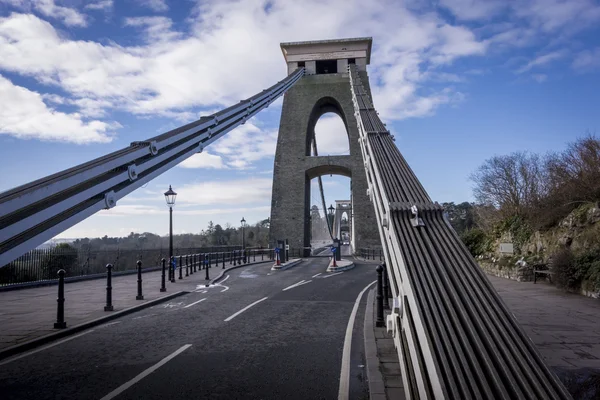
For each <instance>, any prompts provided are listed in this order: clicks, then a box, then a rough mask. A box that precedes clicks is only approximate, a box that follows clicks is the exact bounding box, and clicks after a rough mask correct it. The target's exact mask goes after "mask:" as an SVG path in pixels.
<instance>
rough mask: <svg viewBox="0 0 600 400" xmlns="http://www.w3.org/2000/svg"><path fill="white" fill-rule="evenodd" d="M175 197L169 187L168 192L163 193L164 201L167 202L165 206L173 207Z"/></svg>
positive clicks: (175, 194)
mask: <svg viewBox="0 0 600 400" xmlns="http://www.w3.org/2000/svg"><path fill="white" fill-rule="evenodd" d="M176 197H177V193H175V192H174V191H173V189H171V185H169V190H167V191H166V192H165V200H166V201H167V205H168V206H169V207H173V206H174V205H175V198H176Z"/></svg>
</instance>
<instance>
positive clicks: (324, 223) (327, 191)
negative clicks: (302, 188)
mask: <svg viewBox="0 0 600 400" xmlns="http://www.w3.org/2000/svg"><path fill="white" fill-rule="evenodd" d="M334 169H335V168H334ZM334 169H332V170H330V172H331V173H324V171H320V172H319V173H316V172H315V171H309V173H310V172H312V175H311V176H310V177H308V176H307V179H308V181H309V182H310V183H309V184H308V185H307V188H306V190H307V196H306V198H307V201H306V203H305V204H306V208H307V214H308V218H307V226H306V230H305V231H306V232H308V233H309V238H308V239H309V243H310V246H311V247H312V249H313V252H312V255H317V256H318V255H322V256H330V255H331V251H330V250H329V248H326V246H330V245H331V244H332V243H333V239H332V236H331V234H330V227H331V229H332V231H333V232H332V233H333V237H335V238H337V239H340V240H341V241H342V243H344V242H346V243H347V244H345V245H343V248H342V255H350V254H351V252H352V246H351V243H352V241H351V240H352V231H351V227H352V224H351V218H352V209H351V207H350V206H346V205H344V207H346V208H342V206H341V205H340V201H342V202H344V204H345V203H349V202H351V199H352V179H351V174H350V173H349V171H334ZM336 172H337V173H336ZM339 172H343V174H340V173H339ZM318 177H320V178H321V181H322V183H323V191H324V197H325V202H326V207H325V209H323V206H322V199H321V193H320V189H319V184H318ZM330 207H333V213H331V210H330ZM343 219H345V221H344V222H343V221H342V220H343ZM328 220H329V224H328ZM342 234H343V237H342Z"/></svg>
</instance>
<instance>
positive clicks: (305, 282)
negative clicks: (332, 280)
mask: <svg viewBox="0 0 600 400" xmlns="http://www.w3.org/2000/svg"><path fill="white" fill-rule="evenodd" d="M310 282H312V279H311V280H309V281H305V280H301V281H300V282H298V283H294V284H293V285H291V286H288V287H286V288H285V289H283V290H282V292H285V291H286V290H290V289H293V288H295V287H298V286H302V285H306V284H307V283H310Z"/></svg>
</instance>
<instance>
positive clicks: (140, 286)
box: [135, 260, 144, 300]
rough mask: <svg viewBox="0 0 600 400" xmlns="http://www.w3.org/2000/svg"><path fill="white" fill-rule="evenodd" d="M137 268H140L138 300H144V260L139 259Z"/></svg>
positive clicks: (136, 297)
mask: <svg viewBox="0 0 600 400" xmlns="http://www.w3.org/2000/svg"><path fill="white" fill-rule="evenodd" d="M137 270H138V294H137V296H135V299H136V300H144V296H143V295H142V262H141V261H140V260H138V262H137Z"/></svg>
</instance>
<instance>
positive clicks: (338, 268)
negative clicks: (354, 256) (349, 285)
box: [327, 262, 355, 272]
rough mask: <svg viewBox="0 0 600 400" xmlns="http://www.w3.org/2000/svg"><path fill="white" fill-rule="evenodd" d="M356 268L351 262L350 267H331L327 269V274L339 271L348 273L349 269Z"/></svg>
mask: <svg viewBox="0 0 600 400" xmlns="http://www.w3.org/2000/svg"><path fill="white" fill-rule="evenodd" d="M354 267H355V265H354V262H351V263H350V264H348V265H344V266H338V267H332V266H331V265H330V266H329V267H327V272H338V271H346V270H349V269H353V268H354Z"/></svg>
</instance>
